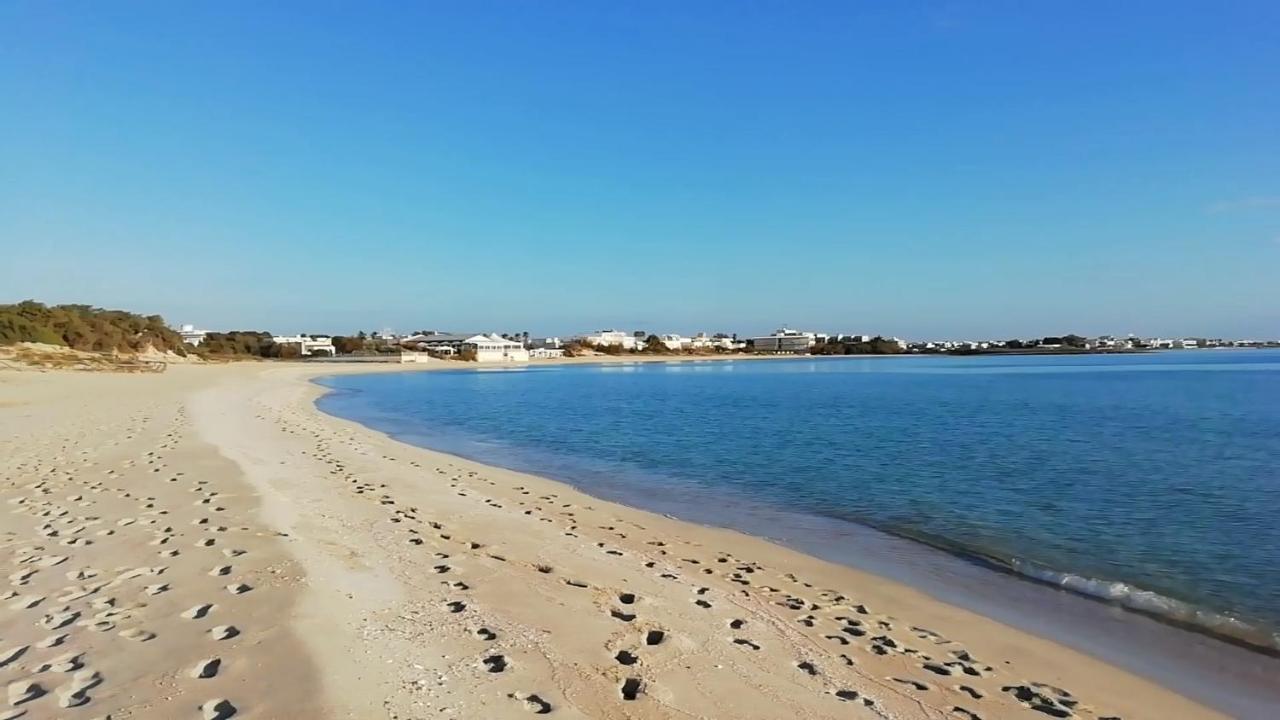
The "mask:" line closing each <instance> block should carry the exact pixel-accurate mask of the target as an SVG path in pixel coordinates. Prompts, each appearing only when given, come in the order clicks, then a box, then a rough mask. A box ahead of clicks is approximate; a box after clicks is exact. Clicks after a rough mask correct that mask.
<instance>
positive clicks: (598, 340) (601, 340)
mask: <svg viewBox="0 0 1280 720" xmlns="http://www.w3.org/2000/svg"><path fill="white" fill-rule="evenodd" d="M582 342H584V343H586V344H588V345H595V346H598V347H600V346H608V345H617V346H619V347H621V348H622V349H623V350H635V349H637V348H638V347H639V346H640V345H641V344H643V343H644V339H643V338H639V339H637V338H636V336H634V335H629V334H627V333H625V332H622V331H621V330H598V331H596V332H594V333H591V334H589V335H583V336H582Z"/></svg>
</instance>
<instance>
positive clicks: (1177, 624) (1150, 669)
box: [312, 356, 1280, 716]
mask: <svg viewBox="0 0 1280 720" xmlns="http://www.w3.org/2000/svg"><path fill="white" fill-rule="evenodd" d="M833 357H843V356H833ZM867 357H893V356H867ZM909 357H910V356H909ZM725 359H729V358H725ZM792 359H797V358H792ZM807 359H813V358H807ZM622 360H625V359H622ZM552 363H553V364H554V361H552ZM597 364H603V363H597ZM477 369H478V368H477ZM354 374H359V373H354ZM325 379H326V378H325V376H317V377H315V378H312V381H313V382H315V383H317V384H321V383H322V382H323V381H324V380H325ZM321 387H323V388H324V390H325V394H326V395H327V394H329V393H333V392H341V391H340V390H336V389H334V388H330V387H327V386H324V385H322V384H321ZM321 397H323V395H322V396H321ZM317 400H319V398H317ZM321 412H327V411H325V410H323V409H322V410H321ZM328 414H333V415H334V416H335V417H339V418H343V419H346V420H349V421H351V422H356V423H358V424H361V425H362V426H363V427H366V428H367V429H369V430H371V431H373V432H377V433H379V434H382V435H385V436H387V437H389V438H390V439H392V440H395V441H398V442H402V443H406V444H410V445H414V446H416V447H421V448H424V449H427V450H429V451H432V452H437V453H443V454H445V455H448V456H452V457H458V458H461V459H465V460H468V461H470V462H474V463H477V464H481V465H487V466H491V467H496V468H500V469H504V470H510V471H513V472H521V473H532V474H535V475H539V476H541V477H544V478H547V479H550V480H552V481H553V482H558V483H562V484H565V485H567V486H569V487H572V488H573V489H575V490H578V491H580V492H583V493H586V494H588V495H590V496H592V497H596V498H599V499H601V500H603V501H607V502H614V503H619V504H622V505H623V506H624V507H628V508H631V509H635V510H639V511H641V512H662V511H661V510H658V509H655V508H654V507H653V506H652V504H648V505H646V504H645V503H644V502H643V501H641V502H637V500H638V498H637V497H635V496H631V497H628V496H626V495H619V494H618V493H616V492H606V493H601V492H600V490H601V488H593V487H590V486H589V485H586V486H584V485H583V484H581V483H580V482H579V480H578V479H575V478H574V477H571V476H569V475H563V474H559V473H556V474H548V471H547V470H546V469H545V468H544V469H539V468H537V467H536V466H529V465H516V464H508V463H505V462H503V461H497V462H495V460H494V459H492V458H486V457H482V456H478V455H473V454H468V453H459V451H458V450H457V449H454V448H447V449H446V448H441V447H437V446H432V445H430V444H427V443H429V441H424V442H415V441H414V440H413V439H409V438H406V437H403V436H400V435H398V434H395V433H392V432H390V431H389V430H387V429H384V428H379V427H375V426H371V425H364V424H363V423H361V422H360V421H358V420H352V419H350V418H346V417H344V416H342V415H337V414H334V413H328ZM787 512H794V511H787ZM664 516H665V517H670V518H672V519H675V520H678V521H683V522H690V523H694V524H696V525H698V526H699V527H705V528H714V529H719V530H726V531H729V532H734V533H741V534H743V535H744V536H746V537H751V538H754V539H760V540H764V541H766V542H770V543H775V544H778V545H780V546H782V547H785V548H787V549H791V550H794V551H797V552H800V553H803V554H806V555H809V556H811V557H817V558H822V559H827V560H831V559H832V558H831V556H829V555H826V554H824V553H822V552H817V551H815V550H814V549H813V548H808V549H806V548H805V547H804V546H803V545H802V544H797V543H795V542H788V541H787V540H786V539H782V538H778V537H774V536H772V535H767V534H759V533H752V532H751V531H749V530H744V529H743V527H742V525H734V524H726V523H725V522H724V521H723V520H721V519H707V518H705V517H704V518H701V519H695V518H690V517H688V516H687V514H685V513H683V512H682V511H681V510H680V509H676V510H674V511H673V513H672V514H666V513H664ZM823 517H825V516H823ZM829 519H830V520H832V521H835V522H837V523H850V524H853V525H856V526H858V527H860V528H862V529H863V530H865V531H870V532H872V533H881V534H884V535H886V536H889V537H891V538H894V539H895V540H900V541H902V542H906V543H910V544H913V545H918V546H920V547H921V548H927V549H928V550H930V551H936V552H938V553H941V554H944V555H946V557H948V558H951V559H954V560H955V561H957V562H960V563H964V564H965V565H969V566H973V567H975V568H979V569H980V570H981V571H982V572H984V573H993V574H997V575H999V576H1000V577H1001V578H1008V579H1009V580H1010V581H1012V582H1013V583H1017V584H1023V585H1028V586H1032V587H1034V588H1036V589H1040V590H1045V591H1048V592H1049V593H1051V594H1053V595H1057V596H1064V595H1065V596H1067V597H1068V598H1070V601H1082V602H1087V604H1088V605H1089V606H1091V608H1090V611H1089V612H1084V613H1077V615H1078V616H1081V617H1077V618H1076V619H1077V620H1080V621H1084V620H1085V619H1086V618H1088V616H1090V615H1093V616H1094V617H1092V618H1091V619H1092V620H1100V619H1101V620H1103V621H1104V622H1110V619H1109V618H1105V617H1103V616H1104V615H1105V614H1107V613H1110V612H1112V611H1116V610H1118V611H1121V612H1122V613H1123V614H1125V615H1129V616H1131V618H1130V620H1140V621H1148V622H1150V623H1154V624H1157V625H1158V627H1159V628H1163V630H1159V629H1157V630H1156V631H1155V632H1154V633H1152V632H1150V631H1149V630H1142V631H1140V632H1139V634H1138V635H1137V637H1140V638H1145V639H1146V640H1148V641H1150V642H1153V643H1156V644H1160V645H1162V646H1164V647H1165V648H1166V649H1167V650H1169V651H1171V652H1179V651H1185V650H1187V649H1192V650H1194V651H1195V652H1196V654H1198V655H1205V656H1212V657H1215V659H1216V661H1217V662H1220V663H1221V664H1222V666H1223V667H1225V668H1233V669H1240V668H1241V667H1242V666H1245V665H1248V664H1249V662H1250V659H1249V656H1252V655H1257V656H1258V657H1259V658H1266V659H1274V658H1277V657H1280V652H1277V650H1276V649H1274V648H1272V647H1269V646H1266V645H1260V644H1258V643H1255V642H1252V641H1250V640H1249V639H1247V638H1244V637H1236V636H1233V635H1230V634H1227V633H1223V632H1217V631H1215V630H1214V629H1213V628H1211V627H1209V626H1207V625H1200V624H1195V623H1192V622H1187V621H1184V620H1181V619H1179V618H1178V617H1176V616H1171V615H1163V614H1160V613H1156V612H1153V611H1149V610H1146V609H1144V608H1142V607H1140V606H1134V605H1129V604H1125V603H1122V602H1118V601H1115V600H1111V599H1108V598H1104V597H1100V596H1098V595H1096V594H1091V593H1088V592H1085V591H1082V590H1078V589H1076V588H1074V587H1072V586H1071V585H1070V584H1068V583H1066V582H1060V581H1056V580H1054V579H1046V578H1044V577H1041V576H1038V575H1037V574H1033V573H1032V572H1029V571H1020V570H1019V569H1018V568H1016V567H1014V566H1013V565H1012V564H1010V563H1009V562H1006V561H1003V560H1002V559H1000V558H997V557H994V556H988V555H984V554H981V553H979V552H975V551H970V550H967V549H965V548H960V547H957V546H954V545H949V544H947V543H945V542H932V541H930V540H929V539H927V538H923V537H917V536H913V535H911V534H908V533H902V532H895V531H893V530H891V529H885V528H880V527H876V526H875V525H871V524H865V523H860V522H858V521H856V520H848V519H840V518H834V517H833V518H829ZM836 562H838V563H841V564H844V565H846V566H848V567H850V568H853V569H856V570H860V571H863V572H871V573H873V574H875V575H877V576H878V577H879V578H881V579H884V580H892V581H896V582H903V581H904V578H909V577H910V573H909V572H907V573H885V572H884V571H883V568H882V569H881V570H880V571H877V570H876V569H871V568H868V567H867V566H866V564H865V563H859V562H858V561H856V560H853V561H851V560H850V559H848V558H847V557H846V558H843V559H838V560H836ZM1050 570H1051V569H1050ZM1058 574H1059V575H1062V576H1063V577H1064V578H1068V579H1073V580H1077V581H1078V580H1085V581H1087V580H1088V578H1082V577H1077V576H1073V575H1069V574H1066V573H1058ZM905 584H906V585H907V586H908V587H910V588H911V589H913V590H917V591H922V592H926V593H928V594H930V595H931V596H932V597H934V598H937V599H938V600H939V602H947V601H946V600H942V599H941V596H943V595H945V590H947V588H940V587H939V586H938V585H937V584H936V583H934V584H933V586H932V587H930V586H929V584H928V583H921V582H919V581H918V578H914V579H907V580H905ZM940 589H941V590H943V591H944V592H939V590H940ZM1134 590H1135V591H1138V590H1140V589H1138V588H1134ZM1167 600H1171V601H1173V602H1181V601H1177V600H1174V599H1172V598H1167ZM1070 601H1068V603H1067V605H1068V606H1069V605H1070ZM959 607H963V608H965V609H968V610H971V611H975V612H978V613H979V614H982V615H984V616H986V617H989V618H993V619H1000V620H1002V621H1004V622H1010V621H1012V622H1013V625H1014V626H1015V627H1019V628H1020V629H1022V630H1024V631H1029V632H1035V633H1036V634H1037V635H1039V636H1040V637H1042V638H1045V639H1047V640H1049V641H1051V642H1059V643H1061V642H1066V643H1067V644H1069V645H1072V646H1074V647H1075V648H1076V649H1080V650H1083V651H1085V652H1088V653H1089V654H1091V655H1093V656H1094V657H1097V658H1099V659H1100V660H1102V661H1103V662H1111V663H1114V664H1117V665H1118V666H1120V667H1124V668H1127V669H1129V670H1133V671H1139V672H1140V673H1141V674H1143V675H1144V676H1147V677H1154V678H1156V681H1157V682H1160V681H1161V679H1163V680H1165V681H1168V680H1169V679H1170V678H1171V677H1178V679H1180V680H1185V679H1186V676H1187V675H1188V674H1191V673H1193V672H1194V670H1191V669H1188V668H1170V667H1169V666H1168V664H1167V663H1161V662H1155V663H1152V662H1150V661H1148V660H1147V659H1145V658H1143V657H1141V655H1142V653H1137V654H1135V653H1133V652H1129V651H1127V650H1121V651H1119V652H1117V651H1116V649H1115V648H1113V647H1107V642H1108V640H1107V639H1103V638H1101V637H1094V638H1089V639H1086V640H1080V639H1079V638H1075V637H1072V634H1073V633H1074V632H1076V631H1077V630H1078V628H1072V627H1069V626H1064V625H1061V624H1059V625H1058V626H1055V625H1054V624H1052V623H1051V624H1049V625H1047V626H1046V625H1041V626H1040V627H1038V628H1037V625H1040V623H1037V622H1026V618H1025V617H1021V615H1022V614H1021V613H1019V612H1012V613H1011V612H1008V608H1003V607H998V608H997V607H992V606H991V604H990V603H986V604H983V603H967V604H966V603H961V604H960V605H959ZM1095 609H1096V610H1097V612H1096V613H1095V612H1092V610H1095ZM992 610H996V611H999V612H992ZM1205 612H1212V611H1205ZM1220 617H1222V616H1220ZM1019 620H1021V622H1019ZM1124 625H1125V622H1124V621H1121V622H1120V623H1119V624H1117V625H1116V626H1115V627H1113V628H1112V630H1120V631H1122V632H1126V633H1128V634H1130V635H1132V634H1133V633H1132V632H1131V630H1132V629H1131V628H1126V627H1124ZM1166 631H1168V632H1166ZM1170 633H1171V635H1170ZM1180 634H1185V635H1186V636H1187V637H1186V638H1182V639H1181V640H1180V639H1179V637H1178V635H1180ZM1182 640H1185V642H1182ZM1217 643H1221V644H1222V645H1223V646H1226V647H1225V648H1217V647H1215V644H1217ZM1235 651H1240V652H1242V653H1244V656H1243V657H1241V656H1239V655H1236V654H1235ZM1272 669H1275V668H1272ZM1245 670H1246V672H1249V673H1251V674H1254V675H1256V676H1257V677H1255V678H1254V680H1258V681H1261V682H1266V681H1265V673H1266V671H1265V670H1263V671H1256V672H1255V668H1252V667H1249V668H1245ZM1224 672H1228V671H1224ZM1236 679H1239V678H1236ZM1217 680H1218V681H1223V680H1231V678H1228V677H1224V676H1222V675H1219V676H1218V678H1217ZM1198 684H1199V685H1200V690H1201V692H1199V693H1194V694H1193V697H1197V696H1198V697H1200V698H1201V699H1203V700H1208V701H1210V702H1211V704H1217V703H1214V702H1213V701H1215V700H1216V701H1219V702H1223V703H1224V705H1226V706H1231V703H1230V702H1227V701H1225V698H1226V697H1227V696H1228V695H1230V694H1232V693H1233V692H1234V691H1232V690H1222V689H1219V688H1218V687H1214V686H1215V685H1217V684H1219V683H1215V681H1213V680H1209V679H1201V680H1200V682H1199V683H1198ZM1221 684H1224V685H1225V684H1229V683H1221ZM1250 684H1252V681H1246V682H1244V685H1245V686H1248V685H1250ZM1165 686H1166V687H1169V686H1170V685H1169V684H1168V683H1167V682H1166V683H1165ZM1276 699H1277V700H1280V694H1277V695H1276ZM1235 707H1236V708H1237V711H1238V708H1239V707H1243V706H1235ZM1240 716H1243V715H1240Z"/></svg>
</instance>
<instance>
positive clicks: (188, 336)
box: [178, 325, 209, 345]
mask: <svg viewBox="0 0 1280 720" xmlns="http://www.w3.org/2000/svg"><path fill="white" fill-rule="evenodd" d="M208 334H209V331H208V330H197V329H196V326H195V325H183V326H182V327H180V328H178V335H180V336H182V342H184V343H186V344H188V345H199V344H200V343H202V342H204V336H205V335H208Z"/></svg>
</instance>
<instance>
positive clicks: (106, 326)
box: [0, 300, 186, 355]
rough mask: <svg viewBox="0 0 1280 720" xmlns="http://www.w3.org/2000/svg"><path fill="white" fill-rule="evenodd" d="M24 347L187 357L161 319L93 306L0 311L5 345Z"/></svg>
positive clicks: (0, 341)
mask: <svg viewBox="0 0 1280 720" xmlns="http://www.w3.org/2000/svg"><path fill="white" fill-rule="evenodd" d="M20 342H36V343H47V344H50V345H65V346H67V347H70V348H72V349H75V350H91V351H98V352H117V351H118V352H143V351H145V350H147V349H149V348H155V349H156V350H158V351H160V352H173V353H176V354H178V355H185V354H186V346H185V344H184V343H183V342H182V337H181V336H180V335H178V333H176V332H174V331H173V330H171V329H170V328H169V327H168V326H167V325H165V322H164V318H162V317H160V316H159V315H147V316H143V315H138V314H135V313H131V312H125V311H123V310H104V309H102V308H96V307H92V306H90V305H53V306H48V305H45V304H44V303H39V302H36V301H34V300H24V301H22V302H20V303H17V304H14V305H0V345H12V344H14V343H20Z"/></svg>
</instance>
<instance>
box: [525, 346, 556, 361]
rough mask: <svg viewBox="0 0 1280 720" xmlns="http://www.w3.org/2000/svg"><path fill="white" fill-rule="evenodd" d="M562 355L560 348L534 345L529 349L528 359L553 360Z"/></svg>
mask: <svg viewBox="0 0 1280 720" xmlns="http://www.w3.org/2000/svg"><path fill="white" fill-rule="evenodd" d="M562 357H564V350H562V349H561V348H549V347H535V348H530V349H529V359H531V360H554V359H556V358H562Z"/></svg>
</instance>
